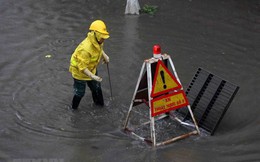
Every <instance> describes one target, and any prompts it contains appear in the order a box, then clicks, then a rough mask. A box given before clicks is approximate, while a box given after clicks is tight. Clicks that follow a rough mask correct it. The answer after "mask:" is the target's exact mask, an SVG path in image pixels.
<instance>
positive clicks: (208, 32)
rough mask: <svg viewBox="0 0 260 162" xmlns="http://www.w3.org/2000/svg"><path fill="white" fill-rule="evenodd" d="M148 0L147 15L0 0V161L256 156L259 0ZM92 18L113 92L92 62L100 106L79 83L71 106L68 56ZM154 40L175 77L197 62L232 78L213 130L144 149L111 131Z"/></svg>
mask: <svg viewBox="0 0 260 162" xmlns="http://www.w3.org/2000/svg"><path fill="white" fill-rule="evenodd" d="M140 2H141V1H140ZM142 3H145V1H144V2H142ZM147 3H148V2H147ZM150 3H152V4H154V5H157V6H159V11H158V12H157V14H156V15H155V16H150V15H140V16H129V15H128V16H126V15H124V14H123V13H124V8H125V6H124V5H125V3H122V2H121V1H109V0H108V1H104V2H103V1H102V2H96V1H77V2H75V1H55V2H54V1H49V2H37V3H33V2H32V1H31V0H25V1H17V0H12V1H3V2H0V4H1V5H0V13H1V16H0V22H1V27H0V34H1V38H0V52H1V59H0V72H1V75H0V81H1V84H0V86H1V87H0V88H1V92H0V94H1V100H0V104H1V109H0V122H1V126H0V137H1V138H0V145H1V150H0V161H7V160H12V159H17V158H19V159H22V158H27V159H28V158H57V159H64V160H65V161H209V160H212V159H214V160H213V161H259V159H260V157H259V151H258V150H259V144H260V143H259V141H260V140H259V136H257V134H259V131H260V127H259V125H258V124H257V123H259V117H258V114H259V113H260V111H259V109H258V103H257V100H258V95H259V94H258V93H259V92H260V87H259V84H258V82H259V81H260V78H259V68H260V63H259V60H260V57H259V55H258V52H259V49H258V46H259V17H260V12H259V11H260V10H259V1H254V0H253V1H214V2H203V1H170V0H167V1H162V2H161V1H152V2H150ZM140 5H142V4H140ZM94 19H103V20H104V21H105V22H106V23H107V26H108V31H109V32H110V33H111V38H110V39H109V40H107V42H106V44H105V50H106V52H107V53H108V54H109V55H110V58H111V63H110V73H111V79H112V87H113V93H114V95H115V98H114V100H112V101H111V100H110V99H109V97H110V90H109V83H108V78H107V71H106V66H102V65H101V67H100V69H99V71H100V75H101V76H102V77H103V78H104V81H103V82H102V87H103V91H104V97H105V102H106V106H105V107H104V108H100V107H95V106H94V105H93V104H92V103H91V101H92V100H90V99H89V98H91V94H90V92H88V91H87V93H86V96H85V97H84V99H83V100H82V103H81V107H80V109H79V111H76V112H71V111H69V110H68V109H67V106H68V105H69V104H70V102H71V98H72V84H73V82H72V79H71V76H70V74H69V72H68V66H69V59H70V56H71V54H72V52H73V50H74V49H75V48H76V46H77V45H78V43H80V42H81V41H82V40H83V39H84V38H85V36H86V33H87V30H88V26H89V24H90V23H91V22H92V20H94ZM156 43H159V44H161V46H162V52H163V53H168V54H169V55H171V56H172V59H173V62H174V63H175V67H176V70H177V72H178V75H179V77H180V79H181V82H182V84H183V86H184V87H186V85H188V83H189V81H190V79H191V78H192V76H193V74H194V73H195V71H196V70H197V68H198V67H202V68H204V69H206V70H209V71H211V72H212V73H214V74H216V75H218V76H220V77H223V78H224V79H226V80H229V81H230V82H233V83H235V84H237V85H239V86H240V90H239V93H238V94H237V96H236V97H235V99H234V101H233V102H232V104H231V107H230V108H229V110H228V111H227V113H226V115H225V117H224V118H223V120H222V122H221V124H220V125H219V127H218V130H217V131H216V133H215V136H201V137H197V136H196V137H195V136H194V137H191V138H188V139H185V140H182V141H178V142H175V143H173V144H171V145H168V146H165V147H161V148H158V149H151V148H150V147H149V146H146V145H145V144H144V143H142V142H140V141H136V140H134V139H132V138H129V137H128V136H126V135H125V134H123V133H122V132H121V129H122V126H123V122H124V120H125V116H126V114H127V111H128V106H129V104H130V99H131V98H132V95H133V91H134V88H135V84H136V81H137V77H138V74H139V72H140V68H141V65H142V63H143V60H144V59H147V58H150V57H151V56H152V46H153V45H154V44H156ZM46 55H51V57H50V58H46V57H45V56H46ZM115 155H116V156H115Z"/></svg>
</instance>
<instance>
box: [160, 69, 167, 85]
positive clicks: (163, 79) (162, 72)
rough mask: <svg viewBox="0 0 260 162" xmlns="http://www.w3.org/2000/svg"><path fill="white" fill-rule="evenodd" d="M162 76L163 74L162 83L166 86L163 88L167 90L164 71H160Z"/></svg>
mask: <svg viewBox="0 0 260 162" xmlns="http://www.w3.org/2000/svg"><path fill="white" fill-rule="evenodd" d="M160 74H161V78H162V81H163V84H164V85H163V88H164V89H166V88H167V86H166V84H165V78H164V71H163V70H161V71H160Z"/></svg>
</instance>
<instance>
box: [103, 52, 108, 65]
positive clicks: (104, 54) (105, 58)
mask: <svg viewBox="0 0 260 162" xmlns="http://www.w3.org/2000/svg"><path fill="white" fill-rule="evenodd" d="M103 59H104V63H109V57H108V55H107V54H106V53H105V52H104V51H103Z"/></svg>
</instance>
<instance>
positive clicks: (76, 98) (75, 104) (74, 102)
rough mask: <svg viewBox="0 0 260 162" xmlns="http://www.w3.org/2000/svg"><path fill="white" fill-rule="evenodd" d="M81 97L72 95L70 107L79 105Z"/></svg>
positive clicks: (73, 107) (74, 107)
mask: <svg viewBox="0 0 260 162" xmlns="http://www.w3.org/2000/svg"><path fill="white" fill-rule="evenodd" d="M80 100H81V97H79V96H77V95H74V97H73V100H72V109H74V110H76V109H77V108H78V106H79V103H80Z"/></svg>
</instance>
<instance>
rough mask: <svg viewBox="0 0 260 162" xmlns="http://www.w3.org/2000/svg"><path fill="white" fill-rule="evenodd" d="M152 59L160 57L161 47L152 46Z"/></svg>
mask: <svg viewBox="0 0 260 162" xmlns="http://www.w3.org/2000/svg"><path fill="white" fill-rule="evenodd" d="M153 57H155V58H160V57H161V47H160V45H158V44H156V45H154V46H153Z"/></svg>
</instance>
